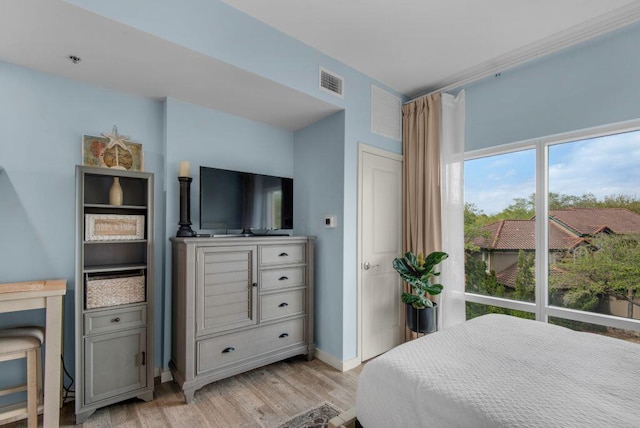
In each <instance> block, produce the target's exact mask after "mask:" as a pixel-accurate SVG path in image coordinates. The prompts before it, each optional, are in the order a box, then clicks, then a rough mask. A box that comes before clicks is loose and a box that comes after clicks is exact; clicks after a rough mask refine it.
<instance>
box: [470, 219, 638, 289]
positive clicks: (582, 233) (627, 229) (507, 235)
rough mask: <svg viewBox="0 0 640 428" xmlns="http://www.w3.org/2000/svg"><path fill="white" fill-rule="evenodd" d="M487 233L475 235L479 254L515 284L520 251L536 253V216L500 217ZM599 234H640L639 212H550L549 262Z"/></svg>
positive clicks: (510, 285) (508, 283)
mask: <svg viewBox="0 0 640 428" xmlns="http://www.w3.org/2000/svg"><path fill="white" fill-rule="evenodd" d="M484 231H485V232H486V236H483V237H481V238H476V239H475V241H474V243H475V244H476V245H477V246H478V247H480V252H479V254H478V256H479V257H481V258H482V260H483V261H484V262H485V263H486V264H487V270H489V271H491V270H493V271H494V272H495V273H496V277H497V279H498V282H500V283H501V284H504V285H505V286H506V287H507V288H511V289H513V288H514V287H515V277H516V273H517V261H518V253H519V251H520V250H524V251H526V252H531V253H534V252H535V244H536V243H535V218H532V219H530V220H499V221H497V222H495V223H491V224H488V225H487V226H485V227H484ZM599 233H613V234H632V233H640V214H638V213H635V212H633V211H630V210H628V209H625V208H567V209H561V210H550V211H549V261H550V264H552V265H553V264H554V263H555V261H556V260H557V258H558V257H562V256H564V255H565V254H567V253H571V254H572V253H574V252H575V251H576V250H577V249H578V248H586V246H587V245H588V242H589V238H590V237H593V236H596V235H597V234H599Z"/></svg>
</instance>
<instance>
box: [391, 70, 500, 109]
mask: <svg viewBox="0 0 640 428" xmlns="http://www.w3.org/2000/svg"><path fill="white" fill-rule="evenodd" d="M491 75H493V76H495V77H500V72H499V71H497V70H490V71H487V72H485V73H478V74H475V75H472V76H469V77H466V78H464V79H461V80H457V81H455V82H453V83H450V84H448V85H446V86H443V87H442V88H440V89H436V90H434V91H431V92H427V93H426V94H423V95H418V96H417V97H415V98H412V99H410V100H409V101H407V102H405V103H404V105H406V104H409V103H412V102H414V101H417V100H419V99H420V98H425V97H428V96H429V95H431V94H437V93H438V92H446V91H450V90H451V89H456V88H459V87H461V86H464V85H468V84H469V83H473V82H477V81H478V80H481V79H484V78H485V77H489V76H491Z"/></svg>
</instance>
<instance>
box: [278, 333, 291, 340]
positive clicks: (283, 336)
mask: <svg viewBox="0 0 640 428" xmlns="http://www.w3.org/2000/svg"><path fill="white" fill-rule="evenodd" d="M279 337H280V339H284V338H285V337H289V333H282V334H281V335H280V336H279Z"/></svg>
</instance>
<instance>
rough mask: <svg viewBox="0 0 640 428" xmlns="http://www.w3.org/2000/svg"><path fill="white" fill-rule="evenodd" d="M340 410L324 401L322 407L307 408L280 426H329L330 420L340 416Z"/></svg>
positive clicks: (312, 427) (300, 427)
mask: <svg viewBox="0 0 640 428" xmlns="http://www.w3.org/2000/svg"><path fill="white" fill-rule="evenodd" d="M339 413H340V412H339V411H338V410H336V409H334V408H333V407H332V406H330V405H329V404H328V403H324V404H323V405H322V406H320V407H316V408H315V409H311V410H307V411H306V412H303V413H300V414H299V415H297V416H294V417H293V418H291V419H290V420H289V421H287V422H285V423H283V424H282V425H280V426H279V427H278V428H327V427H328V426H329V421H330V420H331V419H332V418H334V417H336V416H338V414H339Z"/></svg>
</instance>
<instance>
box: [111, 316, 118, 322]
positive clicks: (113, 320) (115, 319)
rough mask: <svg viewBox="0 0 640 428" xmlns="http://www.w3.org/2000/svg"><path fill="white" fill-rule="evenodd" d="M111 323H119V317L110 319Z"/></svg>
mask: <svg viewBox="0 0 640 428" xmlns="http://www.w3.org/2000/svg"><path fill="white" fill-rule="evenodd" d="M111 322H120V317H117V318H114V319H112V320H111Z"/></svg>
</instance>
